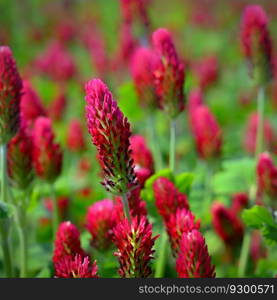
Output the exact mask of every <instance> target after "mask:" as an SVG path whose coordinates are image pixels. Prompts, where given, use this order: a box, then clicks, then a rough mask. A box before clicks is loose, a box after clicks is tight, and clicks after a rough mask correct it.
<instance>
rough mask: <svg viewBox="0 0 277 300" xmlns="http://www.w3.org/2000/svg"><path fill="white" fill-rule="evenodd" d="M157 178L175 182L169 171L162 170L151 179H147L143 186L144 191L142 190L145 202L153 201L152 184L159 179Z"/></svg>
mask: <svg viewBox="0 0 277 300" xmlns="http://www.w3.org/2000/svg"><path fill="white" fill-rule="evenodd" d="M159 177H166V178H168V179H169V180H170V181H172V182H175V179H174V175H173V173H172V171H171V170H170V169H163V170H161V171H159V172H157V173H155V174H154V175H152V176H151V177H149V178H148V179H147V180H146V182H145V185H144V189H143V190H142V197H143V199H145V200H146V201H151V202H153V201H154V192H153V183H154V182H155V181H156V180H157V179H158V178H159Z"/></svg>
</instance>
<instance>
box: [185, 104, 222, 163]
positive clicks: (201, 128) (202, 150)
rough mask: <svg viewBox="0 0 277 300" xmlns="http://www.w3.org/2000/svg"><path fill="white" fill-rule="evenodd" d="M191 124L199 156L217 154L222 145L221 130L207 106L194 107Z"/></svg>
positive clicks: (205, 157)
mask: <svg viewBox="0 0 277 300" xmlns="http://www.w3.org/2000/svg"><path fill="white" fill-rule="evenodd" d="M191 124H192V134H193V137H194V140H195V144H196V149H197V152H198V154H199V156H200V157H201V158H203V159H210V158H213V157H217V156H219V155H220V153H221V146H222V131H221V129H220V127H219V125H218V123H217V121H216V119H215V117H214V116H213V114H212V113H211V112H210V110H209V109H208V107H207V106H205V105H201V106H199V107H197V108H195V110H194V112H193V113H192V118H191Z"/></svg>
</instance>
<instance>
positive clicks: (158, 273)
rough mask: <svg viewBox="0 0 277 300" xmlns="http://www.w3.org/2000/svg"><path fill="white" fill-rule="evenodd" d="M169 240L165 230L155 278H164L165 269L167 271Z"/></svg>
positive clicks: (160, 244) (160, 245) (162, 235)
mask: <svg viewBox="0 0 277 300" xmlns="http://www.w3.org/2000/svg"><path fill="white" fill-rule="evenodd" d="M167 242H168V239H167V233H166V231H165V230H164V229H163V231H162V234H161V240H160V243H159V248H158V249H159V257H158V260H157V263H156V268H155V278H162V277H163V275H164V269H165V263H166V257H167V252H168V244H167Z"/></svg>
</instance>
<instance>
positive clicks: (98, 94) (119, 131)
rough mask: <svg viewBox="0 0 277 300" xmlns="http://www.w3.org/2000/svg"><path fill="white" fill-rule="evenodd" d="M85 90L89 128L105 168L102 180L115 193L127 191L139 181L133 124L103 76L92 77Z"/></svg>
mask: <svg viewBox="0 0 277 300" xmlns="http://www.w3.org/2000/svg"><path fill="white" fill-rule="evenodd" d="M85 90H86V97H85V99H86V102H87V106H86V112H87V124H88V130H89V133H90V135H91V137H92V142H93V144H94V145H95V146H96V147H97V151H98V159H99V161H100V164H101V167H102V169H103V173H104V179H103V182H102V184H103V185H104V186H105V188H106V189H107V190H108V191H110V192H113V193H115V194H123V193H126V192H127V190H128V189H129V188H130V186H133V185H136V184H137V180H136V176H135V172H134V160H133V159H132V153H131V149H130V136H131V131H130V124H129V122H128V120H127V118H126V117H124V115H123V113H122V112H121V110H120V109H119V108H118V106H117V103H116V101H115V100H114V99H113V97H112V94H111V92H110V91H109V90H108V88H107V86H106V85H105V84H104V83H103V82H102V81H101V80H100V79H93V80H90V81H89V82H88V83H87V84H86V87H85Z"/></svg>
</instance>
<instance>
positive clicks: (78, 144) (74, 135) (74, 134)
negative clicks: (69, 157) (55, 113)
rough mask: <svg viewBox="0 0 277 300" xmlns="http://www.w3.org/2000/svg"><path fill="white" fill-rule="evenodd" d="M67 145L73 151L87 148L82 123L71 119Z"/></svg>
mask: <svg viewBox="0 0 277 300" xmlns="http://www.w3.org/2000/svg"><path fill="white" fill-rule="evenodd" d="M67 147H68V148H69V149H70V150H71V151H73V152H81V151H83V150H85V148H86V142H85V137H84V134H83V129H82V125H81V123H80V122H79V121H78V120H76V119H73V120H71V122H70V124H69V128H68V133H67Z"/></svg>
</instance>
